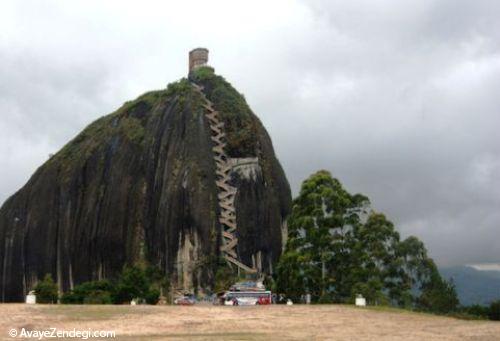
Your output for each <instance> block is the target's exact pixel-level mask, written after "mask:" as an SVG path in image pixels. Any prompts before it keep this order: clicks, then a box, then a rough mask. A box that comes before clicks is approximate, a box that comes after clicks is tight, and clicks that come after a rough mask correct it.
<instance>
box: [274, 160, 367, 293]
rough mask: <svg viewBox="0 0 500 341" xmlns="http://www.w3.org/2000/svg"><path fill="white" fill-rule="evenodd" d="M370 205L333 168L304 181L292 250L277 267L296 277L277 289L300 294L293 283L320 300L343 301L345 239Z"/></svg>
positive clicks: (291, 223)
mask: <svg viewBox="0 0 500 341" xmlns="http://www.w3.org/2000/svg"><path fill="white" fill-rule="evenodd" d="M367 204H368V199H367V198H366V197H364V196H362V195H351V194H349V193H348V192H347V191H346V190H345V189H344V188H343V187H342V185H341V184H340V182H339V181H338V180H337V179H334V178H332V176H331V174H330V173H329V172H328V171H324V170H323V171H319V172H317V173H315V174H313V175H312V176H311V177H309V178H308V179H307V180H306V181H304V183H303V184H302V187H301V191H300V194H299V196H298V197H297V198H296V199H295V200H294V202H293V208H292V214H291V216H290V219H289V221H288V228H289V239H288V242H287V248H286V252H285V254H284V255H283V258H282V259H283V261H282V262H281V263H280V265H279V266H278V268H279V270H278V271H279V273H280V274H281V276H283V275H284V274H285V273H286V274H287V276H292V278H288V281H285V280H281V279H279V280H278V282H277V288H278V290H281V291H283V292H285V293H288V294H291V295H292V296H296V295H297V293H296V292H293V293H292V291H293V290H290V289H291V288H290V287H289V286H288V287H287V286H286V285H285V283H290V281H293V282H294V283H298V284H300V286H299V287H301V288H303V289H304V293H309V294H311V296H312V298H313V300H315V301H329V300H339V299H340V298H341V297H342V293H343V292H345V291H348V289H347V288H344V287H343V283H344V282H343V278H342V276H343V274H344V273H345V269H346V268H349V264H348V263H349V254H348V253H349V250H348V249H347V248H346V243H345V240H346V239H347V238H348V236H349V235H350V234H351V233H352V230H353V228H354V226H356V225H358V224H359V221H360V218H359V217H360V213H361V212H362V211H363V210H364V209H365V208H366V207H367ZM285 269H288V270H290V271H288V272H287V271H286V270H285ZM278 277H279V276H278Z"/></svg>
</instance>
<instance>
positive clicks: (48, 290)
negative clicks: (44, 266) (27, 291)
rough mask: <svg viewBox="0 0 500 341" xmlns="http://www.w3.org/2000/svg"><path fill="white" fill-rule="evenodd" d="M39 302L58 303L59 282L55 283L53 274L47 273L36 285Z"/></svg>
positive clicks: (37, 300)
mask: <svg viewBox="0 0 500 341" xmlns="http://www.w3.org/2000/svg"><path fill="white" fill-rule="evenodd" d="M35 294H36V302H37V303H57V299H58V297H59V293H58V290H57V284H56V283H54V280H53V279H52V276H51V275H50V274H46V275H45V277H44V278H43V280H42V281H40V282H38V284H37V285H36V286H35Z"/></svg>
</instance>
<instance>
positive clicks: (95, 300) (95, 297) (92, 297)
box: [83, 290, 113, 304]
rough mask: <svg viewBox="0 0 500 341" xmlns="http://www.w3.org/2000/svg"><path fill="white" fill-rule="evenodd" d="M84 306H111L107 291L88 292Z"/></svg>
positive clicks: (109, 295)
mask: <svg viewBox="0 0 500 341" xmlns="http://www.w3.org/2000/svg"><path fill="white" fill-rule="evenodd" d="M83 303H84V304H111V303H113V301H112V298H111V293H110V292H109V291H103V290H96V291H92V292H90V293H89V294H88V295H87V296H86V297H85V298H84V299H83Z"/></svg>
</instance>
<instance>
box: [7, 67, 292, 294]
mask: <svg viewBox="0 0 500 341" xmlns="http://www.w3.org/2000/svg"><path fill="white" fill-rule="evenodd" d="M190 80H191V81H195V82H197V83H198V84H200V85H203V86H204V87H205V89H206V95H207V97H208V98H210V100H211V101H212V102H213V103H214V104H215V106H216V107H217V109H218V110H220V113H221V117H222V118H223V119H224V123H225V126H226V131H227V135H228V136H227V139H228V154H229V155H230V156H231V162H232V163H233V171H232V175H231V176H232V182H233V183H234V185H235V186H236V187H237V188H238V192H237V196H236V199H235V205H236V209H237V222H238V231H237V234H238V239H239V244H238V253H239V255H240V258H241V260H242V261H244V262H245V263H246V264H251V263H252V259H255V255H256V254H257V253H259V251H260V255H261V257H260V259H262V267H263V269H264V271H265V272H267V273H270V272H272V267H273V264H274V263H275V262H276V261H277V260H278V258H279V256H280V254H281V251H282V243H283V235H284V233H285V232H286V217H287V215H288V214H289V212H290V205H291V194H290V188H289V185H288V182H287V179H286V177H285V174H284V172H283V170H282V168H281V166H280V164H279V162H278V160H277V158H276V157H275V155H274V151H273V146H272V143H271V139H270V137H269V135H268V134H267V132H266V130H265V129H264V127H263V125H262V124H261V122H260V121H259V119H258V118H257V117H256V116H255V115H254V114H253V113H252V112H251V110H250V109H249V108H248V106H247V104H246V102H245V100H244V98H243V96H242V95H240V94H239V93H238V92H237V91H236V90H235V89H234V88H233V87H232V86H231V85H230V84H229V83H227V82H226V81H225V80H224V79H223V78H222V77H220V76H217V75H215V74H214V73H213V70H211V69H210V68H201V69H199V70H197V72H196V74H192V75H191V76H190ZM201 103H202V100H201V98H200V96H199V94H197V93H196V92H195V91H194V89H193V87H192V86H191V84H190V81H188V80H187V79H183V80H181V81H179V82H176V83H173V84H170V85H169V86H168V88H167V89H165V90H160V91H154V92H149V93H147V94H144V95H143V96H141V97H139V98H138V99H136V100H134V101H132V102H127V103H125V105H124V106H123V107H121V108H120V109H119V110H117V111H116V112H114V113H112V114H110V115H107V116H104V117H102V118H100V119H98V120H97V121H95V122H94V123H92V124H91V125H89V126H88V127H87V128H86V129H85V130H83V131H82V132H81V133H80V134H79V135H78V136H77V137H76V138H75V139H73V140H72V141H71V142H69V143H68V144H67V145H66V146H65V147H64V148H63V149H62V150H61V151H59V152H58V153H57V154H56V155H54V156H53V157H51V158H50V159H49V160H48V161H47V162H46V163H45V164H44V165H42V166H41V167H40V168H39V169H38V170H37V171H36V172H35V174H34V175H33V176H32V177H31V179H30V180H29V181H28V183H27V184H26V185H25V186H24V187H23V188H21V189H20V190H19V191H18V192H17V193H15V194H14V195H13V196H11V197H10V198H9V199H8V200H7V201H6V202H5V203H4V204H3V206H2V207H1V209H0V294H1V296H0V300H1V301H3V302H15V301H22V300H23V299H24V295H25V294H26V293H27V292H28V291H29V290H32V289H33V287H34V286H35V284H36V282H37V281H38V280H40V279H41V278H43V276H44V275H45V274H47V273H48V274H51V275H52V277H53V278H54V280H55V281H56V282H57V283H58V285H59V287H60V290H61V291H67V290H69V289H70V288H72V287H73V286H74V285H77V284H79V283H82V282H85V281H90V280H98V279H104V278H108V279H112V278H115V277H116V276H117V275H118V274H119V273H120V272H121V270H122V268H123V266H124V265H130V264H135V263H137V262H146V263H147V264H150V265H153V266H157V267H159V268H161V269H162V270H164V271H165V272H166V273H167V274H169V276H170V277H171V279H172V283H174V286H176V287H182V288H186V289H193V288H194V289H198V290H210V289H211V288H212V287H213V284H214V276H215V275H214V274H215V272H216V270H217V266H219V265H217V264H219V263H218V262H217V261H214V259H218V258H219V256H220V253H219V246H220V242H221V235H220V233H221V232H220V225H219V223H218V210H219V207H218V204H217V188H216V185H215V164H214V161H213V158H212V151H211V148H212V141H211V140H210V131H209V127H208V123H207V122H206V119H205V117H204V108H203V107H202V105H201Z"/></svg>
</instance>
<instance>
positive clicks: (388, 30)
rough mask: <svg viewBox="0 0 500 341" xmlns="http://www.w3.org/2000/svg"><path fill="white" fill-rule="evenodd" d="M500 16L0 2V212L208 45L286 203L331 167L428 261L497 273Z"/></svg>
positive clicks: (341, 5)
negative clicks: (274, 157) (283, 181)
mask: <svg viewBox="0 0 500 341" xmlns="http://www.w3.org/2000/svg"><path fill="white" fill-rule="evenodd" d="M174 3H175V5H174ZM498 13H500V2H498V1H493V0H491V1H481V0H475V1H459V0H442V1H430V0H428V1H427V0H415V1H397V0H395V1H369V0H366V1H342V2H341V1H327V0H324V1H321V0H320V1H293V0H289V1H272V2H271V1H265V0H264V1H255V0H253V1H234V0H232V1H185V0H183V1H175V2H174V1H172V2H169V3H167V2H165V1H148V0H142V1H140V2H139V1H123V0H121V1H109V0H108V1H89V0H87V1H62V0H61V1H50V0H49V1H43V2H42V1H15V0H12V1H6V0H3V1H2V2H1V3H0V118H1V119H0V162H1V164H0V203H2V202H3V201H4V200H5V199H6V198H7V197H8V196H10V195H12V194H13V193H14V192H15V191H16V190H17V189H19V188H20V187H21V186H22V185H23V184H24V183H25V182H26V181H27V180H28V178H29V177H30V175H31V174H32V173H33V172H34V170H35V169H36V168H37V167H38V166H40V165H41V164H42V163H43V162H44V161H46V160H47V158H48V154H50V153H54V152H56V151H57V150H59V149H60V148H61V146H63V145H64V144H65V143H66V142H67V141H68V140H69V139H71V138H72V137H74V136H75V135H76V134H77V133H78V132H79V131H80V130H81V129H82V128H84V127H85V126H86V125H87V124H89V123H90V122H92V121H93V120H94V119H96V118H97V117H100V116H102V115H104V114H106V113H109V112H111V111H113V110H114V109H116V108H117V107H119V106H120V105H121V104H122V103H123V102H125V101H127V100H130V99H133V98H135V97H137V96H138V95H140V94H141V93H144V92H146V91H148V90H151V89H159V88H163V87H165V85H166V84H167V83H169V82H171V81H174V80H176V79H178V78H180V77H183V76H185V75H186V73H187V53H188V51H189V50H190V49H191V48H194V47H198V46H204V47H208V48H209V49H210V64H211V65H213V66H214V67H215V69H216V71H217V72H218V73H219V74H222V75H223V76H225V77H226V78H227V79H228V80H229V81H230V82H231V83H233V85H234V86H235V87H236V88H237V89H238V90H239V91H240V92H243V93H244V94H245V96H246V98H247V100H248V102H249V103H250V105H251V107H252V108H253V110H254V111H255V112H256V113H257V114H258V115H259V117H260V118H261V119H262V121H263V122H264V124H265V126H266V127H267V129H268V131H269V132H270V134H271V136H272V138H273V141H274V146H275V149H276V152H277V154H278V157H279V158H280V160H281V162H282V164H283V166H284V168H285V171H286V173H287V175H288V179H289V181H290V183H291V185H292V188H293V191H294V193H297V192H298V189H299V186H300V182H301V181H302V180H303V179H304V178H306V177H307V176H308V175H309V174H311V173H312V172H314V171H315V170H318V169H328V170H330V171H331V172H332V173H333V174H334V175H335V176H336V177H337V178H339V179H340V180H341V181H342V182H343V183H344V184H345V186H346V187H347V189H348V190H350V191H352V192H361V193H364V194H366V195H368V196H369V197H370V198H371V200H372V203H373V206H374V208H375V209H377V210H379V211H382V212H384V213H386V214H387V215H388V216H389V217H390V218H391V219H392V220H393V221H394V222H395V223H396V225H397V226H398V229H399V230H400V231H401V233H402V235H403V236H407V235H410V234H414V235H417V236H418V237H420V238H421V239H423V240H424V241H425V243H426V245H427V247H428V249H429V251H430V254H431V255H432V256H433V257H434V258H435V259H436V260H437V262H438V263H439V264H441V265H457V264H468V263H474V264H480V263H500V237H499V232H500V143H499V142H500V137H499V136H500V134H499V133H498V131H499V129H500V96H499V89H500V22H499V21H498V17H497V14H498Z"/></svg>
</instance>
